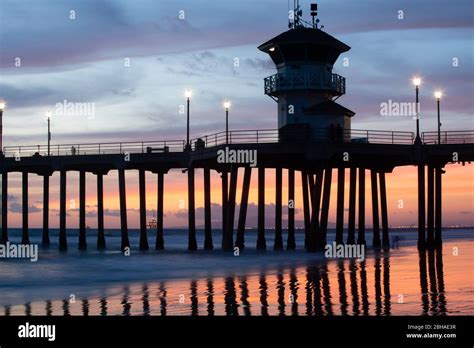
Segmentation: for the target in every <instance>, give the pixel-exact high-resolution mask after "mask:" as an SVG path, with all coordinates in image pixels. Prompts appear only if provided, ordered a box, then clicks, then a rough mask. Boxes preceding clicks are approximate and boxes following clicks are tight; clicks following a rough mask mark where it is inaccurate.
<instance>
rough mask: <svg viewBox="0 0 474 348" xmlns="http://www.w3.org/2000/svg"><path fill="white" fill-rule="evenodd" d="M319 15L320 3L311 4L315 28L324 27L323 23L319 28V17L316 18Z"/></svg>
mask: <svg viewBox="0 0 474 348" xmlns="http://www.w3.org/2000/svg"><path fill="white" fill-rule="evenodd" d="M317 16H318V4H311V17H313V28H314V29H323V28H324V25H321V26H320V27H319V28H318V23H319V19H318V18H316V17H317Z"/></svg>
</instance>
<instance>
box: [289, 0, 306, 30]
mask: <svg viewBox="0 0 474 348" xmlns="http://www.w3.org/2000/svg"><path fill="white" fill-rule="evenodd" d="M302 15H303V11H302V10H301V8H300V1H299V0H293V11H292V12H290V23H289V24H288V26H289V27H290V28H291V29H297V28H299V27H301V26H302V24H301V16H302ZM291 20H293V22H291Z"/></svg>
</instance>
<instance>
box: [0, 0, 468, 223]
mask: <svg viewBox="0 0 474 348" xmlns="http://www.w3.org/2000/svg"><path fill="white" fill-rule="evenodd" d="M301 4H302V8H303V11H304V16H305V17H306V19H308V12H309V11H308V9H309V1H302V2H301ZM318 4H319V18H320V20H321V24H323V25H324V30H325V31H326V32H328V33H329V34H331V35H333V36H335V37H336V38H338V39H339V40H341V41H343V42H345V43H346V44H348V45H349V46H350V47H351V50H350V51H349V52H346V53H344V54H343V55H342V56H341V57H340V59H339V60H338V62H336V64H335V66H334V72H335V73H338V74H340V75H343V76H344V77H346V89H347V91H346V92H347V94H346V95H345V96H343V97H341V98H340V99H339V100H338V103H340V104H342V105H344V106H345V107H347V108H349V109H351V110H353V111H354V112H356V116H354V118H353V119H352V128H355V129H381V130H400V131H414V126H415V124H414V121H413V119H412V118H411V117H403V116H381V113H380V108H381V107H380V105H381V103H387V102H388V101H389V100H392V101H395V102H412V101H413V99H414V88H413V85H412V84H411V78H412V77H413V76H414V75H420V76H421V77H422V85H421V87H420V88H421V93H420V98H421V99H420V101H421V120H420V123H421V130H422V131H430V130H435V128H436V110H435V107H436V104H435V100H434V97H433V92H434V91H435V90H436V89H441V90H442V91H443V99H442V124H443V126H442V129H443V130H456V129H463V130H466V129H474V119H473V111H474V102H473V99H474V98H473V94H474V93H473V92H474V87H473V81H474V80H473V74H474V69H473V56H474V50H473V47H474V46H473V26H474V3H473V2H472V1H471V0H456V1H451V2H446V1H438V0H434V1H428V0H419V1H410V0H406V1H398V0H397V1H395V0H392V1H376V0H361V1H340V0H336V1H334V0H331V1H329V0H325V1H319V2H318ZM287 22H288V0H259V1H250V0H248V1H232V2H230V1H225V2H224V1H221V2H218V1H210V0H182V1H179V0H169V1H167V0H160V1H152V0H136V1H125V0H115V1H105V0H83V1H80V2H78V1H72V0H71V1H68V0H62V1H59V0H43V1H33V0H22V1H13V0H0V99H3V100H5V101H6V102H7V109H6V110H5V112H4V118H3V127H4V146H19V145H37V144H44V143H46V139H47V138H46V135H47V128H46V127H47V123H46V116H45V114H46V112H47V111H51V112H53V116H52V134H53V137H52V144H53V145H54V144H60V143H75V144H76V143H90V142H94V143H98V142H113V141H146V140H164V139H184V137H185V131H186V117H185V114H183V113H182V112H180V111H182V105H183V104H184V103H185V97H184V91H185V90H186V89H192V90H193V96H192V100H191V137H193V138H194V137H198V136H202V135H204V134H211V133H215V132H219V131H222V130H224V127H225V117H224V116H225V115H224V110H223V107H222V102H223V101H224V100H226V99H229V100H231V102H232V106H231V110H230V129H231V130H237V129H261V128H265V129H270V128H276V127H277V117H276V114H277V109H276V103H275V102H274V101H273V100H272V99H270V98H269V97H267V96H265V95H264V92H263V79H264V78H265V77H267V76H270V75H272V74H274V73H275V68H274V66H273V63H272V62H271V60H270V59H269V58H268V57H267V56H266V54H264V53H263V52H261V51H259V50H258V49H257V46H259V45H260V44H261V43H263V42H265V41H267V40H268V39H270V38H272V37H274V36H276V35H278V34H279V33H281V32H283V31H285V30H287ZM343 62H346V64H343ZM64 101H66V102H72V103H87V104H88V105H93V107H94V109H93V110H94V113H93V114H88V115H84V114H82V115H80V114H79V115H68V114H60V113H59V112H58V110H57V104H58V103H63V102H64ZM76 174H77V173H73V174H71V175H70V180H69V181H68V185H69V187H68V199H69V200H74V199H75V197H77V186H78V184H77V177H76V176H77V175H76ZM135 174H136V173H133V172H131V173H130V174H127V175H129V176H130V180H128V182H127V183H128V184H129V186H128V190H129V195H128V200H129V202H128V207H129V209H130V210H129V215H130V225H131V226H132V227H133V226H135V225H136V226H138V212H137V208H138V196H137V194H138V189H136V188H137V183H136V182H137V178H136V177H137V176H138V175H135ZM170 174H171V175H167V176H166V179H165V180H166V183H165V184H166V185H167V186H166V187H167V188H166V190H168V192H167V196H166V197H167V203H166V202H165V209H166V210H167V212H166V214H167V216H166V218H165V226H169V227H171V226H184V225H185V224H186V214H185V212H186V207H184V208H183V207H182V205H180V202H181V200H184V201H185V202H186V178H185V176H184V175H183V174H180V172H179V171H176V172H172V173H170ZM415 175H416V170H415V168H413V167H407V168H398V169H396V170H395V171H394V172H393V173H392V174H389V175H388V176H387V184H388V193H389V201H390V202H389V212H390V215H391V221H390V223H391V224H392V225H397V226H399V225H410V224H414V223H415V222H416V197H415V192H416V190H415V189H414V182H413V180H414V178H416V176H415ZM155 179H156V178H154V177H153V176H152V175H151V174H148V175H147V181H148V187H151V189H150V190H149V194H148V201H147V203H148V205H149V207H150V216H151V215H152V214H153V213H152V212H151V210H152V209H154V207H155V202H156V199H154V197H153V196H154V195H155V197H156V192H154V190H155V189H154V188H153V187H154V186H153V185H156V180H155ZM200 179H201V177H200V176H199V175H198V176H197V180H200ZM215 179H216V180H214V184H213V186H215V187H213V195H215V199H214V200H213V201H215V202H216V206H215V210H216V213H215V214H214V216H219V214H218V213H217V211H218V209H219V204H220V200H219V197H220V196H219V193H218V192H219V191H218V186H219V183H218V181H217V177H215ZM473 179H474V171H473V168H472V165H470V166H469V165H466V166H465V167H463V166H461V165H452V166H449V167H448V173H447V174H446V175H445V180H444V183H443V184H444V186H443V189H444V191H443V195H444V203H445V210H444V213H445V216H444V221H445V223H446V224H462V225H472V224H473V219H474V217H473V213H472V211H474V209H473V208H474V207H473V205H474V204H473V193H474V184H472V182H473V181H474V180H473ZM30 181H31V185H32V186H31V190H30V202H32V203H31V204H32V206H31V207H30V211H31V212H32V214H31V225H32V226H33V227H34V226H40V225H41V213H40V212H41V208H42V202H41V194H42V193H41V182H40V181H39V177H37V176H35V175H30ZM57 181H58V180H57V178H56V177H55V176H53V179H52V188H51V208H52V209H53V210H52V212H51V214H52V219H51V220H52V221H51V223H52V225H53V226H54V225H56V224H57V221H56V220H57V219H56V215H57V213H56V212H55V211H54V209H56V208H57V206H58V204H57V203H58V197H57V196H58V195H57V192H56V191H55V189H56V188H55V185H56V184H57ZM201 181H202V180H201ZM272 183H273V177H271V176H270V177H269V181H268V184H269V186H268V190H267V194H268V202H269V206H268V210H269V215H270V216H271V214H270V212H271V211H272V206H271V203H272V202H274V194H273V195H272ZM19 184H20V177H19V176H18V177H17V175H16V174H11V180H10V192H9V194H10V195H11V199H10V212H11V215H12V218H11V219H10V222H11V226H15V225H16V226H20V220H21V214H20V211H21V200H19V197H21V195H20V194H21V191H20V185H19ZM297 184H298V183H297ZM105 185H106V197H107V199H106V208H107V209H109V211H108V216H107V219H108V220H106V224H107V226H110V227H116V226H118V225H119V219H118V217H117V209H118V201H117V197H118V195H117V180H116V173H111V174H110V175H109V176H108V177H107V178H106V182H105ZM56 186H57V185H56ZM88 187H90V189H88V197H87V198H88V204H89V205H90V206H89V207H88V223H89V224H90V225H91V226H94V225H95V224H96V222H95V218H94V212H95V209H96V208H95V204H96V202H95V192H94V190H95V184H94V181H93V178H92V176H91V177H89V176H88ZM367 187H370V185H368V186H367ZM252 189H253V190H254V189H255V185H252ZM297 190H298V188H297ZM401 196H403V197H401ZM399 199H403V200H404V201H405V202H406V205H405V207H406V208H403V209H401V210H397V209H398V208H397V207H398V201H399ZM250 202H251V203H256V195H255V192H254V193H252V192H251V196H250ZM368 204H369V203H368ZM202 205H203V203H202V200H199V192H198V200H197V207H202ZM72 206H73V204H72V205H71V207H72ZM297 208H298V207H297ZM391 208H392V209H391ZM252 212H253V210H252V206H251V207H250V210H249V214H252ZM69 213H70V219H69V220H70V222H69V221H68V224H69V225H71V226H74V225H77V218H76V217H77V212H76V211H75V210H74V208H71V209H70V211H69ZM299 214H300V213H299ZM53 215H54V216H53ZM199 216H200V215H199V212H198V220H199ZM297 219H300V220H302V216H301V215H298V214H297ZM270 220H271V219H270ZM250 221H252V218H250ZM269 224H271V221H270V222H269Z"/></svg>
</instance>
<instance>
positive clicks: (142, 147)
mask: <svg viewBox="0 0 474 348" xmlns="http://www.w3.org/2000/svg"><path fill="white" fill-rule="evenodd" d="M142 153H143V141H142Z"/></svg>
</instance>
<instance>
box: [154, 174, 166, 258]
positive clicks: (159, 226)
mask: <svg viewBox="0 0 474 348" xmlns="http://www.w3.org/2000/svg"><path fill="white" fill-rule="evenodd" d="M164 177H165V175H164V173H158V178H157V179H158V183H157V186H158V188H157V191H158V192H157V196H158V197H157V200H158V202H157V207H156V241H155V249H156V250H163V249H164V248H165V240H164V237H163V234H164V231H163V208H164V193H165V190H164V181H165V178H164Z"/></svg>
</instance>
